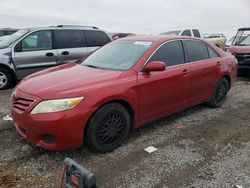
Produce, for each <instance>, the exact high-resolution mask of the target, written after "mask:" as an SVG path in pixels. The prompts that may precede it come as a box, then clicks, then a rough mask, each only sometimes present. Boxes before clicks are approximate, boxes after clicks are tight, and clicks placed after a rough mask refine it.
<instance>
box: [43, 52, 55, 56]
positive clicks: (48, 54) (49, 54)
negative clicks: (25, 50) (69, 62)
mask: <svg viewBox="0 0 250 188" xmlns="http://www.w3.org/2000/svg"><path fill="white" fill-rule="evenodd" d="M45 55H46V56H47V57H52V56H54V53H52V52H48V53H46V54H45Z"/></svg>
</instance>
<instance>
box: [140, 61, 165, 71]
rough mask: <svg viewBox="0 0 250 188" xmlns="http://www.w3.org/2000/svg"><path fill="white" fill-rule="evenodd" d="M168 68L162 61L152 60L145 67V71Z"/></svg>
mask: <svg viewBox="0 0 250 188" xmlns="http://www.w3.org/2000/svg"><path fill="white" fill-rule="evenodd" d="M165 69H166V64H165V63H164V62H162V61H151V62H149V63H148V64H147V65H146V66H145V67H144V69H143V72H147V73H149V72H151V71H164V70H165Z"/></svg>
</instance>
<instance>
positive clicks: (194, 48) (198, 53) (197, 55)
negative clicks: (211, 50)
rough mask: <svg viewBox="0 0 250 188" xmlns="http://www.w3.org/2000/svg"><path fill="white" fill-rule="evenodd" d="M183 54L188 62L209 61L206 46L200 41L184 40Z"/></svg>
mask: <svg viewBox="0 0 250 188" xmlns="http://www.w3.org/2000/svg"><path fill="white" fill-rule="evenodd" d="M183 44H184V48H185V52H186V54H187V59H188V62H194V61H200V60H204V59H209V58H210V57H209V54H208V49H207V45H206V44H204V43H203V42H201V41H194V40H184V41H183Z"/></svg>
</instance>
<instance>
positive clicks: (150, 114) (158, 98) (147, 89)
mask: <svg viewBox="0 0 250 188" xmlns="http://www.w3.org/2000/svg"><path fill="white" fill-rule="evenodd" d="M151 61H162V62H165V63H166V69H165V71H161V72H150V74H144V73H139V74H138V100H139V113H140V119H141V122H142V123H146V122H149V121H152V120H154V119H156V118H158V117H161V116H164V115H167V114H171V113H174V112H177V111H179V110H181V109H183V108H185V106H186V101H187V96H188V91H189V73H188V67H187V65H186V64H185V58H184V51H183V45H182V42H181V41H180V40H177V41H171V42H167V43H166V44H164V45H162V46H161V47H160V48H159V49H158V50H157V51H156V52H155V53H154V54H153V55H152V57H151V58H150V59H149V60H148V62H151Z"/></svg>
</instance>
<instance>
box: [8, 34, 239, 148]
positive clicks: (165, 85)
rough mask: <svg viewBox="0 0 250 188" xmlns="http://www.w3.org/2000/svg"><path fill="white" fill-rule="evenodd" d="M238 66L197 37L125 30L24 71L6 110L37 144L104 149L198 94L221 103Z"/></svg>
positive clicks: (203, 99)
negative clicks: (83, 54)
mask: <svg viewBox="0 0 250 188" xmlns="http://www.w3.org/2000/svg"><path fill="white" fill-rule="evenodd" d="M117 54H119V55H117ZM236 71H237V68H236V59H235V57H234V56H232V55H231V54H229V53H226V52H224V51H223V50H220V49H219V48H217V47H216V46H214V45H212V44H210V43H208V42H206V41H204V40H201V39H198V38H190V37H171V36H135V37H129V38H123V39H119V40H116V41H113V42H111V43H110V44H107V45H106V46H104V47H102V48H100V49H98V50H97V51H96V52H94V53H93V54H91V55H90V56H89V57H88V58H87V59H85V60H84V61H83V62H82V63H81V64H76V63H70V64H67V65H62V66H58V67H54V68H50V69H47V70H43V71H41V72H38V73H35V74H33V75H30V76H28V77H26V78H25V79H24V80H22V81H21V83H20V84H19V85H18V86H17V87H16V89H15V91H14V92H13V94H12V97H11V114H12V118H13V121H14V125H15V127H16V130H17V132H18V133H19V134H20V135H21V136H22V137H24V138H25V139H26V140H27V141H28V142H29V143H32V144H35V145H37V146H39V147H42V148H46V149H49V150H63V149H67V148H75V147H81V146H82V145H87V146H88V147H89V148H90V149H91V150H94V151H98V152H108V151H111V150H113V149H115V148H116V147H118V146H119V145H120V144H121V143H122V141H123V140H124V139H125V138H126V136H127V135H128V132H129V130H130V129H131V128H138V127H140V126H142V125H144V124H146V123H149V122H152V121H153V120H155V119H158V118H161V117H163V116H167V115H170V114H173V113H176V112H178V111H181V110H184V109H186V108H190V107H192V106H195V105H197V104H200V103H203V102H208V104H209V105H210V106H211V107H220V106H221V105H222V104H223V102H224V100H225V98H226V95H227V92H228V90H229V89H230V88H231V86H232V84H233V83H234V82H235V79H236Z"/></svg>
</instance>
